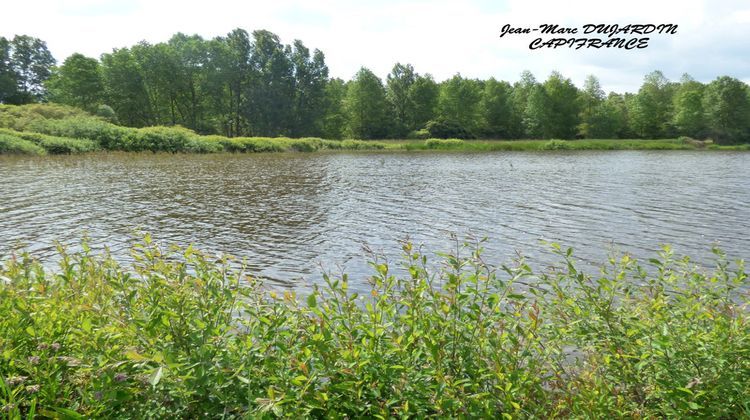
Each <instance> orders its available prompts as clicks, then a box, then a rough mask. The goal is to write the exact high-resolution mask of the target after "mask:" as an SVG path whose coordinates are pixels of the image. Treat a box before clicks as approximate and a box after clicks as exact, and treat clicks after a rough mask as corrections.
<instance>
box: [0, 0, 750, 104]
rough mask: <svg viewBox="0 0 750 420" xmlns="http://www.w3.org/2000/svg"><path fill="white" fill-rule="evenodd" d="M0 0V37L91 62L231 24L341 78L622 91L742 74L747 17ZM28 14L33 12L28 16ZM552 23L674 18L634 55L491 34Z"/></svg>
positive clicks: (216, 0) (748, 67) (562, 7)
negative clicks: (663, 81)
mask: <svg viewBox="0 0 750 420" xmlns="http://www.w3.org/2000/svg"><path fill="white" fill-rule="evenodd" d="M30 4H31V3H29V2H8V4H4V5H3V9H4V17H3V25H2V27H1V28H0V35H3V36H6V37H9V36H12V35H14V34H21V33H23V34H29V35H33V36H37V37H39V38H42V39H44V40H45V41H47V43H48V45H49V47H50V49H51V50H52V52H53V54H54V55H55V56H56V57H57V58H58V59H59V60H62V59H63V58H65V57H67V56H68V55H70V54H71V53H73V52H81V53H84V54H86V55H89V56H99V55H100V54H102V53H105V52H108V51H110V50H111V49H112V48H115V47H124V46H130V45H133V44H134V43H136V42H138V41H140V40H147V41H149V42H160V41H165V40H167V39H168V38H169V37H170V36H171V35H172V34H174V33H176V32H178V31H179V32H185V33H190V34H192V33H198V34H200V35H202V36H204V37H207V38H210V37H214V36H217V35H223V34H226V33H227V32H229V31H231V30H232V29H234V28H236V27H241V28H244V29H247V30H249V31H252V30H255V29H268V30H271V31H273V32H275V33H277V34H278V35H279V36H280V37H281V38H282V40H283V41H284V42H291V41H292V40H294V39H301V40H303V41H304V42H305V44H306V45H307V46H308V47H311V48H319V49H321V50H322V51H323V52H324V53H325V54H326V58H327V62H328V65H329V67H330V69H331V74H332V75H333V76H338V77H342V78H350V77H351V76H352V75H353V74H354V73H355V72H356V71H357V70H358V68H359V67H360V66H366V67H369V68H371V69H372V70H374V71H375V72H376V73H378V74H379V75H381V76H383V77H384V76H385V75H386V74H387V72H388V71H389V70H390V68H391V67H392V66H393V64H394V63H395V62H397V61H400V62H409V63H412V64H413V65H414V66H415V68H416V69H417V71H419V72H422V73H432V74H433V75H434V76H435V77H436V78H437V79H439V80H441V79H445V78H447V77H450V76H451V75H453V74H455V73H458V72H460V73H461V74H462V75H464V76H467V77H480V78H487V77H490V76H494V77H496V78H498V79H504V80H509V81H515V80H517V78H518V74H519V73H520V72H521V71H522V70H524V69H529V70H531V71H532V72H533V73H534V74H535V75H536V76H537V78H538V79H544V78H546V77H547V75H548V74H549V73H550V72H551V71H552V70H558V71H560V72H562V73H563V74H564V75H566V76H568V77H571V78H572V79H573V81H574V82H576V83H577V84H579V85H580V84H581V83H583V80H584V78H585V76H586V75H587V74H590V73H594V74H596V75H598V76H599V77H600V79H601V82H602V85H603V86H604V88H605V89H606V90H616V91H626V90H629V91H633V90H636V89H637V88H638V86H639V85H640V83H641V80H642V78H643V75H645V74H646V73H648V72H649V71H651V70H654V69H657V68H658V69H661V70H663V71H664V72H665V74H666V75H667V76H668V77H670V78H673V79H676V78H679V76H680V75H681V74H682V73H684V72H689V73H691V74H693V75H694V76H695V77H696V78H697V79H698V80H703V81H708V80H710V79H712V78H714V77H716V76H718V75H723V74H728V75H731V76H735V77H738V78H741V79H744V80H748V79H750V64H748V63H747V60H746V58H747V57H748V55H750V54H749V53H750V47H748V46H747V45H748V43H747V41H746V40H747V39H750V29H748V26H747V22H748V21H750V10H748V9H747V3H746V2H744V1H739V0H737V1H734V0H732V1H712V2H708V1H707V0H675V1H661V2H659V1H654V0H629V1H626V2H602V1H593V0H580V1H567V2H563V1H558V0H549V1H536V2H532V1H528V0H508V1H505V2H492V1H491V0H484V1H473V2H455V1H448V0H435V1H424V0H416V1H401V2H399V1H394V0H385V1H382V0H381V1H367V2H355V1H346V0H323V1H318V2H315V3H314V4H313V3H311V2H304V1H301V0H292V1H275V2H267V1H263V2H260V1H232V0H212V1H210V2H206V1H205V0H200V1H198V0H183V1H172V0H170V1H155V0H152V1H147V0H136V1H128V0H104V1H97V0H66V1H65V2H62V1H53V0H40V1H36V2H33V6H30ZM30 7H33V9H31V8H30ZM505 23H510V24H511V25H513V26H527V25H528V26H537V25H539V24H542V23H553V24H559V25H563V26H579V25H582V24H585V23H619V24H627V23H676V24H678V25H680V27H679V30H678V33H677V35H672V36H656V37H652V39H651V41H650V47H649V48H647V49H645V50H640V51H612V50H609V51H605V50H598V51H582V50H579V51H574V50H573V51H571V50H556V51H552V50H543V51H530V50H529V49H528V43H529V42H530V41H531V40H532V39H533V36H531V35H516V36H512V37H504V38H502V39H500V38H499V37H498V35H499V29H500V27H501V26H502V25H504V24H505Z"/></svg>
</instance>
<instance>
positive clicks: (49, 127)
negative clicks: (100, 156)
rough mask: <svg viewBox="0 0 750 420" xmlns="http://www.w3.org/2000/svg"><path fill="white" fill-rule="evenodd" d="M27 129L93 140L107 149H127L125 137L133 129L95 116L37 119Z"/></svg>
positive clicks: (130, 133)
mask: <svg viewBox="0 0 750 420" xmlns="http://www.w3.org/2000/svg"><path fill="white" fill-rule="evenodd" d="M28 130H29V131H34V132H38V133H44V134H49V135H53V136H59V137H68V138H75V139H89V140H94V141H96V142H97V143H98V144H99V145H100V146H101V147H102V148H103V149H107V150H128V149H127V148H126V144H125V143H126V141H125V138H126V137H127V136H129V135H132V133H133V132H134V131H135V129H133V128H126V127H120V126H116V125H114V124H110V123H108V122H106V121H102V120H100V119H98V118H95V117H74V118H66V119H61V120H39V121H35V122H34V123H33V124H31V125H30V126H29V127H28Z"/></svg>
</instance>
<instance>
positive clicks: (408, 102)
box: [386, 63, 418, 137]
mask: <svg viewBox="0 0 750 420" xmlns="http://www.w3.org/2000/svg"><path fill="white" fill-rule="evenodd" d="M417 76H418V75H417V73H416V72H415V71H414V67H412V65H411V64H406V65H404V64H401V63H396V64H395V65H394V66H393V69H392V70H391V72H390V73H389V74H388V77H387V78H386V97H387V98H388V102H389V103H390V105H391V108H392V110H393V127H391V130H392V134H393V136H394V137H404V136H405V135H406V134H407V133H408V132H409V131H411V130H414V129H415V128H416V127H415V124H414V108H415V107H414V102H413V101H412V97H411V88H412V86H413V85H414V83H415V82H416V80H417Z"/></svg>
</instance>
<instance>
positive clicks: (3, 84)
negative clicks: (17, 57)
mask: <svg viewBox="0 0 750 420" xmlns="http://www.w3.org/2000/svg"><path fill="white" fill-rule="evenodd" d="M17 78H18V76H17V75H16V72H15V70H14V69H13V63H12V62H11V50H10V42H9V41H8V40H7V39H6V38H4V37H0V104H3V103H13V102H15V99H16V98H17V96H18V80H17Z"/></svg>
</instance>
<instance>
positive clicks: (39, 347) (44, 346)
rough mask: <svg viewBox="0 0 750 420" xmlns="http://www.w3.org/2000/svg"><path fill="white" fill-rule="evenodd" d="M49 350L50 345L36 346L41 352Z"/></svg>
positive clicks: (41, 344)
mask: <svg viewBox="0 0 750 420" xmlns="http://www.w3.org/2000/svg"><path fill="white" fill-rule="evenodd" d="M48 348H49V344H47V343H39V345H38V346H36V349H37V350H40V351H44V350H47V349H48Z"/></svg>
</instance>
